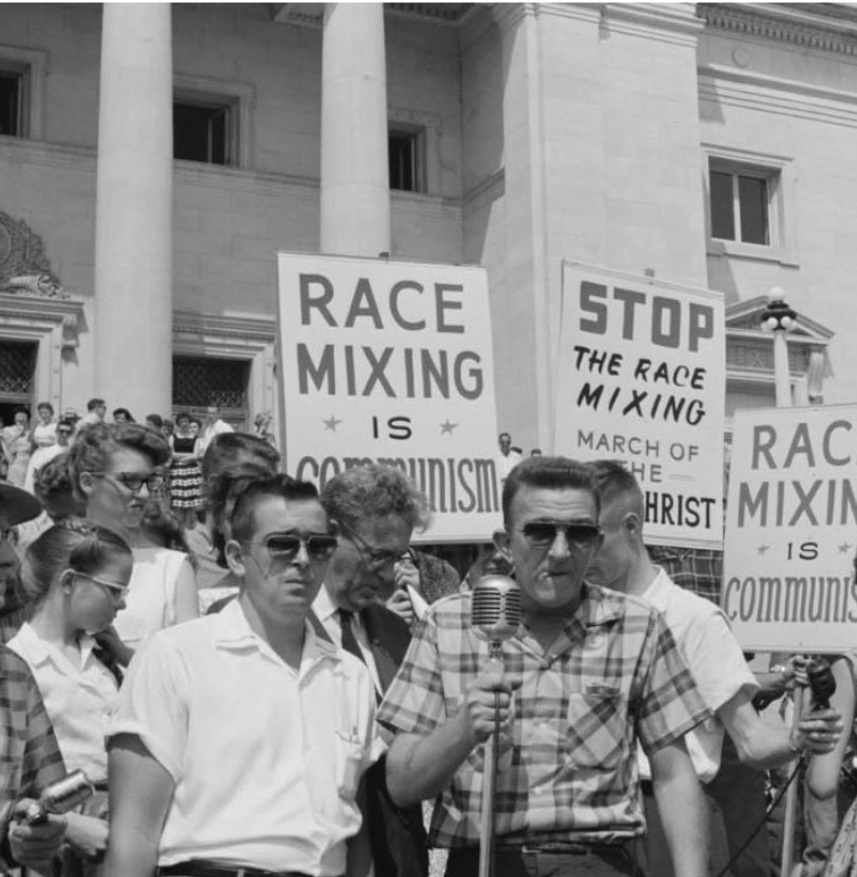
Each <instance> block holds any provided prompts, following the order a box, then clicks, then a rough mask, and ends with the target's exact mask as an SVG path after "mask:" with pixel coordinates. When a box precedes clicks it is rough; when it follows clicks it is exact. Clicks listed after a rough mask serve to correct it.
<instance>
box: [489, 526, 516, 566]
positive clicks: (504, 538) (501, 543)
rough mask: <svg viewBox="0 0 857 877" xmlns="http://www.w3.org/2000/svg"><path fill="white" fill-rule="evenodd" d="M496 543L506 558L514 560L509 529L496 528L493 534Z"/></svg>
mask: <svg viewBox="0 0 857 877" xmlns="http://www.w3.org/2000/svg"><path fill="white" fill-rule="evenodd" d="M492 539H493V542H494V545H495V546H496V548H497V550H498V551H499V552H500V554H502V555H503V557H505V558H506V560H508V561H511V560H512V551H511V549H510V547H509V531H508V530H507V529H505V528H504V529H502V530H495V531H494V535H493V536H492Z"/></svg>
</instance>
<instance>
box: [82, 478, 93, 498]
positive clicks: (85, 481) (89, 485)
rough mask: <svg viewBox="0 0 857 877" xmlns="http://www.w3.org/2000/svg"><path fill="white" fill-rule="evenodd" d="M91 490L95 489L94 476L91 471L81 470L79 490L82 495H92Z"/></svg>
mask: <svg viewBox="0 0 857 877" xmlns="http://www.w3.org/2000/svg"><path fill="white" fill-rule="evenodd" d="M93 490H95V476H94V475H93V474H92V473H91V472H81V473H80V492H81V493H82V494H84V496H92V491H93Z"/></svg>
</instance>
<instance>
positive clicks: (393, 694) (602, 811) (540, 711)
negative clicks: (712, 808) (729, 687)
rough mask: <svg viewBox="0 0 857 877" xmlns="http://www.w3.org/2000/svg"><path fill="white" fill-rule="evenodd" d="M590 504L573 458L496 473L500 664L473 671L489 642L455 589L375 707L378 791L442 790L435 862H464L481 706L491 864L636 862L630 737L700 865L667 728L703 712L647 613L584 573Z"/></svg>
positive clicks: (676, 739) (508, 873)
mask: <svg viewBox="0 0 857 877" xmlns="http://www.w3.org/2000/svg"><path fill="white" fill-rule="evenodd" d="M598 512H599V506H598V496H597V494H596V491H595V485H594V482H593V479H592V476H591V474H590V473H589V471H588V470H587V469H586V468H585V467H584V466H582V465H581V464H579V463H575V462H573V461H572V460H568V459H566V458H564V457H547V456H537V457H530V458H528V459H526V460H523V461H522V462H521V463H519V464H518V465H517V466H516V467H515V469H514V470H513V471H512V472H511V473H510V474H509V476H508V478H507V479H506V483H505V486H504V489H503V518H504V524H505V528H504V530H502V531H500V532H499V533H498V534H497V537H496V541H497V544H498V548H499V549H500V550H501V551H502V552H503V554H504V555H505V556H506V557H507V558H508V559H509V560H510V561H511V562H512V563H513V564H514V568H515V575H516V578H517V582H518V584H519V586H520V589H521V604H522V609H523V625H522V627H521V630H520V631H519V633H518V635H517V636H515V637H513V638H512V639H511V640H508V641H507V642H506V643H505V644H504V646H503V651H504V658H505V665H506V669H507V671H508V674H509V675H508V677H505V678H504V676H503V675H501V674H498V673H496V672H492V671H490V670H489V669H485V668H486V663H487V658H488V644H487V643H486V642H484V639H483V638H482V637H480V636H479V635H478V633H477V632H476V631H474V629H473V628H472V625H471V619H470V600H471V597H470V595H469V594H462V595H460V596H455V597H449V598H447V599H446V600H443V601H441V602H440V603H438V604H435V605H434V606H432V607H431V608H430V609H429V612H428V615H427V617H426V620H425V622H424V625H423V627H422V629H421V630H420V632H419V633H417V635H416V637H415V640H414V643H413V644H412V645H411V649H410V651H409V652H408V656H407V658H406V659H405V662H404V663H403V665H402V668H401V670H400V671H399V675H398V676H397V677H396V680H395V681H394V682H393V685H392V686H391V687H390V690H389V691H388V692H387V696H386V698H385V700H384V702H383V704H382V706H381V709H380V711H379V714H378V721H379V724H381V725H382V727H384V728H385V729H386V730H387V731H388V732H389V733H390V735H391V736H392V737H393V740H392V743H391V747H390V750H389V752H388V756H387V780H388V783H389V788H390V792H391V794H392V796H393V800H395V801H397V802H398V803H399V804H408V803H411V802H413V801H415V800H419V799H424V798H430V797H434V796H436V795H441V801H440V804H439V806H436V807H435V810H434V814H433V817H432V825H431V829H430V832H429V840H430V842H431V843H433V844H435V845H439V846H445V847H450V848H451V850H450V856H449V861H448V865H447V871H446V874H447V877H469V875H472V874H475V873H476V872H477V865H478V862H479V842H480V828H479V827H480V818H479V816H480V813H481V812H482V788H483V783H484V777H483V770H484V756H483V749H482V747H481V746H480V744H481V743H483V742H484V741H485V740H487V738H488V737H489V735H490V734H491V732H492V731H493V728H494V721H495V715H496V716H497V717H498V718H499V720H500V723H501V726H502V729H503V732H502V735H501V738H502V739H501V744H500V752H499V758H498V761H497V764H498V770H497V775H496V794H495V798H494V817H495V819H494V827H495V831H496V850H495V871H494V874H495V877H523V875H527V874H552V875H555V877H571V875H579V874H587V875H590V877H618V875H635V874H638V873H639V872H638V871H637V867H636V862H635V860H634V855H633V841H634V838H636V837H638V836H639V835H641V834H642V833H643V831H644V830H645V823H644V819H643V815H642V813H641V812H640V807H639V806H638V804H637V802H638V800H639V778H638V775H637V770H636V756H635V742H636V741H638V740H639V741H640V742H641V743H642V745H643V748H644V749H645V751H646V752H647V753H648V755H649V757H650V760H651V762H652V766H653V774H654V780H655V785H656V793H657V795H658V802H659V804H662V806H663V810H664V814H665V815H666V816H668V817H669V819H670V831H669V833H668V838H667V839H668V842H669V845H670V849H671V852H672V855H673V859H674V861H675V863H676V870H677V872H678V873H680V874H682V877H703V875H705V874H706V869H705V858H704V853H705V843H704V820H703V799H702V793H701V791H700V789H699V784H698V782H697V779H696V775H695V774H694V772H693V766H692V764H691V762H690V758H689V757H688V754H687V750H686V749H685V747H684V743H683V740H682V737H683V735H684V734H685V733H686V732H687V731H689V730H690V729H691V728H692V727H694V726H695V725H696V724H697V723H698V722H700V721H701V720H702V719H704V718H705V717H706V716H707V712H706V710H705V707H704V705H703V704H702V702H701V700H700V699H699V695H698V694H697V693H696V690H695V688H694V685H693V680H692V678H691V676H690V673H689V671H688V670H687V668H686V667H685V665H684V662H683V661H682V658H681V655H680V654H679V653H678V650H677V649H676V647H675V643H674V641H673V639H672V637H671V636H670V634H669V632H668V631H667V630H666V628H665V627H664V625H663V622H662V621H661V620H660V617H659V615H658V613H657V612H656V611H655V610H654V609H652V608H651V607H649V606H647V605H646V604H644V603H643V602H642V601H638V600H630V599H628V598H626V597H624V596H623V595H620V594H615V593H613V592H610V591H607V590H604V589H602V588H599V587H596V586H593V585H590V584H588V583H587V582H586V581H585V580H584V575H585V573H586V569H587V567H588V566H589V563H590V561H591V559H592V557H593V556H594V555H595V553H596V552H597V550H598V548H599V546H600V545H601V541H602V538H603V537H602V535H601V531H600V529H599V527H598V520H599V519H598ZM653 877H654V875H653Z"/></svg>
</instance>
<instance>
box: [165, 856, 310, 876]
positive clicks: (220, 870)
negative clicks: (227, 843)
mask: <svg viewBox="0 0 857 877" xmlns="http://www.w3.org/2000/svg"><path fill="white" fill-rule="evenodd" d="M157 873H158V874H164V875H170V874H174V875H176V877H178V875H182V877H310V875H309V874H304V872H303V871H265V870H263V869H262V868H233V867H231V866H229V865H223V864H221V863H220V862H212V861H210V860H209V859H191V860H190V861H188V862H179V863H178V864H176V865H165V866H163V867H160V868H158V872H157Z"/></svg>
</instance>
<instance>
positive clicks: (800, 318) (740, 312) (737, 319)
mask: <svg viewBox="0 0 857 877" xmlns="http://www.w3.org/2000/svg"><path fill="white" fill-rule="evenodd" d="M768 301H769V298H768V296H766V295H759V296H756V298H751V299H747V300H746V301H740V302H736V303H735V304H733V305H728V306H727V308H726V335H727V337H728V336H729V335H733V336H737V335H742V336H745V335H746V334H747V333H757V334H758V335H759V337H760V338H770V332H767V331H765V330H764V329H763V328H762V314H763V313H764V311H765V308H767V306H768ZM835 334H836V333H835V332H834V331H833V330H832V329H828V328H827V327H826V326H822V324H821V323H818V322H816V321H815V320H812V319H810V318H809V317H807V316H806V314H801V313H800V312H797V317H796V319H795V326H794V328H793V329H792V330H791V331H790V332H789V333H788V337H789V341H790V342H791V341H797V340H800V341H801V342H804V343H810V344H814V345H818V346H820V347H826V346H827V344H828V343H829V342H830V339H831V338H832V337H833V336H834V335H835Z"/></svg>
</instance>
